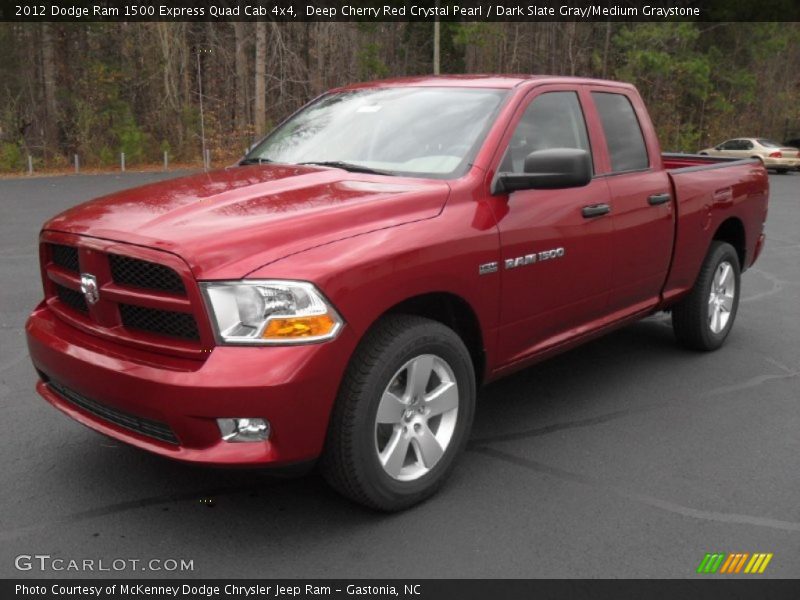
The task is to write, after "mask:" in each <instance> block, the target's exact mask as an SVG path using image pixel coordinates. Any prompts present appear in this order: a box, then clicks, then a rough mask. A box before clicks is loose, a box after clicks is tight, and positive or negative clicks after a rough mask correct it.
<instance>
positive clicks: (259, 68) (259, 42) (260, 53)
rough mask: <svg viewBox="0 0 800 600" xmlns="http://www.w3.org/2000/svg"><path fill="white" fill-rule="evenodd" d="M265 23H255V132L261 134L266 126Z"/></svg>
mask: <svg viewBox="0 0 800 600" xmlns="http://www.w3.org/2000/svg"><path fill="white" fill-rule="evenodd" d="M266 76H267V23H266V22H265V21H258V22H257V23H256V82H255V95H256V97H255V107H254V112H255V115H254V121H255V129H256V130H255V134H256V135H257V136H262V135H264V133H265V131H264V130H265V129H266V126H267V79H266Z"/></svg>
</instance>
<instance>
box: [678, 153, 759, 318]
mask: <svg viewBox="0 0 800 600" xmlns="http://www.w3.org/2000/svg"><path fill="white" fill-rule="evenodd" d="M662 160H663V164H664V168H665V169H666V170H667V174H668V175H669V178H670V181H671V183H672V192H673V198H674V199H675V200H674V202H675V209H676V223H677V224H678V226H677V227H676V231H675V244H674V248H673V256H672V265H671V268H670V272H669V277H668V279H667V282H666V285H665V286H664V291H663V299H664V301H665V303H667V304H669V302H670V300H671V299H677V298H679V297H680V296H681V295H682V294H684V293H685V292H686V291H688V290H689V289H691V287H692V285H693V283H694V281H695V279H696V278H697V275H698V273H699V271H700V266H701V265H702V261H703V257H704V256H705V253H706V251H707V249H708V248H709V245H710V244H711V241H712V239H713V236H714V234H715V232H717V231H719V230H720V228H722V227H725V228H728V229H729V230H730V231H731V232H733V233H734V234H735V235H736V236H741V238H742V241H743V246H744V248H745V251H744V253H743V255H742V256H740V261H741V268H742V271H744V270H746V269H747V268H748V267H749V266H750V265H751V264H752V263H753V262H754V261H755V259H756V258H757V257H758V254H759V252H760V251H761V248H762V246H763V242H764V236H763V223H764V222H765V221H766V218H767V198H768V190H769V178H768V176H767V171H766V169H765V168H764V166H763V164H762V163H761V161H759V160H758V159H753V158H746V159H735V158H734V159H732V158H723V157H714V156H705V155H694V154H663V155H662Z"/></svg>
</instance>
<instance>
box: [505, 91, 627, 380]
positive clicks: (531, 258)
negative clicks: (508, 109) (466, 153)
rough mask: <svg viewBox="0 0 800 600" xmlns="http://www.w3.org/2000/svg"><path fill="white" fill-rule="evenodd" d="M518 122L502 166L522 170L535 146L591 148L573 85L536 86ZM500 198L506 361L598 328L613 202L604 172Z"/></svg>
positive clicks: (607, 284)
mask: <svg viewBox="0 0 800 600" xmlns="http://www.w3.org/2000/svg"><path fill="white" fill-rule="evenodd" d="M515 120H516V123H515V124H514V125H513V128H512V131H513V134H511V135H510V138H508V137H507V141H506V142H505V149H504V151H503V153H502V154H501V157H502V158H501V159H500V161H499V165H498V169H497V170H498V171H501V172H518V173H521V172H522V170H523V165H524V160H525V157H526V156H527V155H528V154H529V153H530V152H533V151H535V150H544V149H548V148H579V149H583V150H586V151H588V152H589V153H590V154H591V144H590V143H589V132H588V130H587V127H586V122H585V119H584V114H583V110H582V105H581V99H580V95H579V93H578V92H577V91H576V90H575V89H568V90H564V89H558V88H537V89H535V90H534V91H533V92H532V93H531V95H530V96H529V97H528V98H527V99H526V101H525V102H523V104H522V106H521V107H520V109H519V110H518V112H517V115H516V116H515ZM594 164H595V171H596V170H597V167H596V165H597V163H594ZM499 200H505V202H506V203H507V208H508V211H507V212H505V214H504V216H503V217H502V218H500V219H499V222H498V228H499V230H500V245H501V252H502V259H503V260H502V261H501V263H500V265H499V266H500V270H501V277H502V298H501V314H500V324H501V327H500V331H499V338H498V341H499V344H498V346H499V348H500V357H499V358H500V364H508V363H512V362H515V361H517V360H522V359H524V358H526V357H527V356H529V355H531V354H533V353H535V352H538V351H539V350H543V349H545V348H548V347H551V346H555V345H558V344H559V343H560V342H563V341H566V340H567V339H569V338H571V337H573V336H575V335H579V334H581V333H584V332H588V331H590V330H592V329H594V328H596V327H598V326H599V321H600V319H602V317H604V316H605V312H606V309H607V305H608V300H609V295H610V290H611V264H612V261H611V234H612V223H611V215H610V210H611V208H610V207H611V201H610V198H609V191H608V185H607V184H606V181H605V179H604V178H602V177H600V178H593V179H592V181H591V182H590V183H589V184H588V185H587V186H585V187H575V188H568V189H555V190H544V189H540V190H519V191H515V192H512V193H510V194H507V195H506V196H505V197H501V198H499Z"/></svg>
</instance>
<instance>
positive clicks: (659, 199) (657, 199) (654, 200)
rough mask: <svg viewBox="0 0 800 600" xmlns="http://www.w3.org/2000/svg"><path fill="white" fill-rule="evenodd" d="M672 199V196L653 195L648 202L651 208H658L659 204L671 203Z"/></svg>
mask: <svg viewBox="0 0 800 600" xmlns="http://www.w3.org/2000/svg"><path fill="white" fill-rule="evenodd" d="M670 198H671V196H670V195H669V194H653V195H652V196H650V197H649V198H648V199H647V202H648V204H650V205H651V206H658V205H659V204H664V203H666V202H669V201H670Z"/></svg>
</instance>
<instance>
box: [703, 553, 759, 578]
mask: <svg viewBox="0 0 800 600" xmlns="http://www.w3.org/2000/svg"><path fill="white" fill-rule="evenodd" d="M772 556H773V554H772V553H763V552H761V553H755V554H752V555H751V554H749V553H747V552H734V553H731V554H726V553H724V552H714V553H707V554H706V555H705V556H704V557H703V560H701V561H700V565H698V567H697V572H698V573H702V574H713V573H717V572H719V573H720V574H723V573H725V574H734V573H741V572H742V568H743V567H744V573H750V574H760V573H763V572H764V571H765V570H766V568H767V565H768V564H769V562H770V561H771V560H772ZM748 559H750V560H749V562H748ZM745 563H746V564H747V566H746V567H745Z"/></svg>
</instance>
